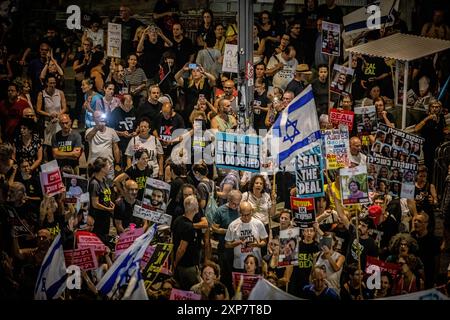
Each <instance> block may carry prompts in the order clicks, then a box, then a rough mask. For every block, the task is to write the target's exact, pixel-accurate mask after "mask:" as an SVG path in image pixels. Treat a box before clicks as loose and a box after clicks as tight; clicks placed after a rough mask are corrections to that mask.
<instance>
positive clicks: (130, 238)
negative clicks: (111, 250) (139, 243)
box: [115, 228, 144, 258]
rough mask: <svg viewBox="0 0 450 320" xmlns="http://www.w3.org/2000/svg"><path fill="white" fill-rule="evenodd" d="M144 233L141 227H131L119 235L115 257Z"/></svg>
mask: <svg viewBox="0 0 450 320" xmlns="http://www.w3.org/2000/svg"><path fill="white" fill-rule="evenodd" d="M143 233H144V229H143V228H139V229H133V230H130V231H127V232H124V233H122V234H121V235H120V237H119V240H118V241H117V244H116V251H115V256H116V258H117V257H118V256H119V255H120V254H121V253H122V252H124V251H125V250H127V249H128V248H129V247H130V246H131V245H132V244H133V242H134V240H136V239H137V238H139V237H140V236H141V235H142V234H143Z"/></svg>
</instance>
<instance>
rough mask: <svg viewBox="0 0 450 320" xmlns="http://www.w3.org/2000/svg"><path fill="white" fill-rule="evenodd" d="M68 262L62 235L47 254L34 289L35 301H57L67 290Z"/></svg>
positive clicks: (58, 236) (55, 240)
mask: <svg viewBox="0 0 450 320" xmlns="http://www.w3.org/2000/svg"><path fill="white" fill-rule="evenodd" d="M66 278H67V271H66V261H65V260H64V252H63V247H62V241H61V234H58V235H57V236H56V237H55V239H54V240H53V243H52V245H51V246H50V248H49V249H48V251H47V253H46V254H45V257H44V260H43V261H42V265H41V268H40V269H39V274H38V277H37V281H36V286H35V288H34V300H50V299H57V298H59V297H60V296H61V294H62V293H63V291H64V290H65V289H66Z"/></svg>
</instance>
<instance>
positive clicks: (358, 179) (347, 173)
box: [339, 165, 369, 205]
mask: <svg viewBox="0 0 450 320" xmlns="http://www.w3.org/2000/svg"><path fill="white" fill-rule="evenodd" d="M339 176H340V179H339V180H340V182H341V195H342V204H343V205H349V204H358V203H359V204H367V203H369V193H368V185H367V166H366V165H360V166H357V167H353V168H343V169H341V170H340V171H339Z"/></svg>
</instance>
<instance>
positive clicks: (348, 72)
mask: <svg viewBox="0 0 450 320" xmlns="http://www.w3.org/2000/svg"><path fill="white" fill-rule="evenodd" d="M353 73H354V70H353V69H352V68H348V67H344V66H341V65H339V64H335V65H334V67H333V74H332V76H331V85H330V91H331V92H334V93H337V94H340V95H347V94H349V93H350V91H351V88H352V79H353Z"/></svg>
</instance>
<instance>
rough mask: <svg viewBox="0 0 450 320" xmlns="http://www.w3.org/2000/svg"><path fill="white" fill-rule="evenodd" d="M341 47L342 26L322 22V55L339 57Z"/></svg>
mask: <svg viewBox="0 0 450 320" xmlns="http://www.w3.org/2000/svg"><path fill="white" fill-rule="evenodd" d="M340 47H341V26H340V25H339V24H336V23H331V22H326V21H322V53H324V54H328V55H332V56H339V55H340Z"/></svg>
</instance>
